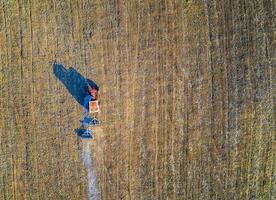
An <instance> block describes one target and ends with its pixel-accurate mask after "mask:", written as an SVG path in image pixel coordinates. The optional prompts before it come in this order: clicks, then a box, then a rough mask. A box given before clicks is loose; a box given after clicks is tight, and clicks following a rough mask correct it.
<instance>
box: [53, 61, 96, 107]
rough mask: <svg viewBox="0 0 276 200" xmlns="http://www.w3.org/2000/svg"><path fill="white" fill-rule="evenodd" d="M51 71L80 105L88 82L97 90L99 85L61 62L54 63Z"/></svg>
mask: <svg viewBox="0 0 276 200" xmlns="http://www.w3.org/2000/svg"><path fill="white" fill-rule="evenodd" d="M53 72H54V74H55V76H56V77H57V79H58V80H60V82H62V83H63V85H64V86H65V87H66V89H67V90H68V92H69V93H70V94H71V95H72V96H73V97H74V99H75V100H76V101H77V102H78V103H79V104H80V105H81V106H82V107H83V100H84V98H85V97H86V95H88V84H89V85H90V86H91V87H94V88H95V89H97V90H99V86H98V85H97V84H96V83H95V82H94V81H92V80H90V79H87V78H85V77H84V76H83V75H81V74H80V73H79V72H78V71H77V70H76V69H75V68H73V67H69V68H68V69H66V68H65V67H64V66H63V65H62V64H59V63H54V64H53Z"/></svg>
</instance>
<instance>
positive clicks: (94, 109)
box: [89, 100, 100, 115]
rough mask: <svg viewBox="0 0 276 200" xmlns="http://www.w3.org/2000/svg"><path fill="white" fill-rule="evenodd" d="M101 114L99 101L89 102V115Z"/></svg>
mask: <svg viewBox="0 0 276 200" xmlns="http://www.w3.org/2000/svg"><path fill="white" fill-rule="evenodd" d="M98 112H100V106H99V101H98V100H91V101H90V102H89V113H90V114H92V115H93V114H95V113H98Z"/></svg>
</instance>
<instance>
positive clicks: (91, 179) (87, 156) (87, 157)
mask: <svg viewBox="0 0 276 200" xmlns="http://www.w3.org/2000/svg"><path fill="white" fill-rule="evenodd" d="M90 145H91V141H83V151H82V161H83V163H84V165H85V167H86V169H87V174H88V177H87V178H88V193H89V194H88V200H97V199H99V192H98V188H97V178H96V174H95V171H94V169H93V163H92V159H91V150H90Z"/></svg>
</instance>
